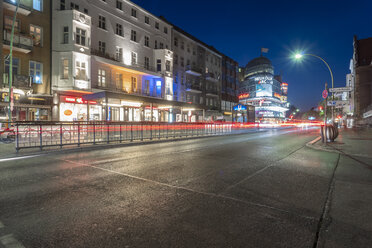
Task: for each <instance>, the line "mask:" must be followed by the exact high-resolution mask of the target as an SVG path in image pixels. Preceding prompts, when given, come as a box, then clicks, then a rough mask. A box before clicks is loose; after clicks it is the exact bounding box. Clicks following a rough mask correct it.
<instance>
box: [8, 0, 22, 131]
mask: <svg viewBox="0 0 372 248" xmlns="http://www.w3.org/2000/svg"><path fill="white" fill-rule="evenodd" d="M12 2H13V3H14V4H16V6H17V7H16V10H15V12H14V16H13V23H12V31H11V33H10V45H9V46H10V49H9V56H8V59H9V95H8V101H9V109H8V118H9V120H8V122H9V124H8V128H10V125H11V124H12V107H13V94H12V93H13V92H12V83H13V39H14V27H15V23H16V20H17V12H18V8H19V3H20V0H12Z"/></svg>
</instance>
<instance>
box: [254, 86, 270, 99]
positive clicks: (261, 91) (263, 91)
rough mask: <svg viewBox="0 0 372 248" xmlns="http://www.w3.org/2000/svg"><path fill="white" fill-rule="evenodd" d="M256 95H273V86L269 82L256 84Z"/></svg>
mask: <svg viewBox="0 0 372 248" xmlns="http://www.w3.org/2000/svg"><path fill="white" fill-rule="evenodd" d="M256 96H257V97H259V96H273V86H272V85H271V84H256Z"/></svg>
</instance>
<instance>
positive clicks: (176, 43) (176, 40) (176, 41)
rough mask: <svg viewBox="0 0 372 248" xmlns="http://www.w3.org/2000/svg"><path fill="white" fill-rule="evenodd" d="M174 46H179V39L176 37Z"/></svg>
mask: <svg viewBox="0 0 372 248" xmlns="http://www.w3.org/2000/svg"><path fill="white" fill-rule="evenodd" d="M174 46H178V39H177V38H174Z"/></svg>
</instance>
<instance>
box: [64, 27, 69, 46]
mask: <svg viewBox="0 0 372 248" xmlns="http://www.w3.org/2000/svg"><path fill="white" fill-rule="evenodd" d="M68 42H69V32H68V27H63V44H68Z"/></svg>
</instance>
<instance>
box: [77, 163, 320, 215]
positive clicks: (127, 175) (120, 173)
mask: <svg viewBox="0 0 372 248" xmlns="http://www.w3.org/2000/svg"><path fill="white" fill-rule="evenodd" d="M80 164H81V163H80ZM85 166H88V167H92V168H95V169H98V170H103V171H106V172H110V173H113V174H117V175H122V176H125V177H129V178H132V179H136V180H141V181H144V182H148V183H152V184H157V185H160V186H165V187H168V188H173V189H179V190H184V191H188V192H192V193H196V194H200V195H205V196H210V197H214V198H220V199H225V200H232V201H235V202H240V203H244V204H248V205H253V206H256V207H261V208H267V209H271V210H275V211H279V212H284V213H286V214H292V215H296V216H298V217H301V218H305V219H311V220H313V219H315V218H314V217H311V216H306V215H302V214H299V213H295V212H293V211H288V210H285V209H281V208H276V207H272V206H268V205H265V204H260V203H255V202H250V201H245V200H241V199H237V198H234V197H230V196H226V195H219V194H215V193H208V192H203V191H197V190H194V189H190V188H185V187H181V186H176V185H171V184H167V183H162V182H158V181H154V180H151V179H147V178H143V177H138V176H133V175H130V174H127V173H122V172H118V171H114V170H110V169H105V168H101V167H99V166H94V165H87V164H85Z"/></svg>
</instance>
